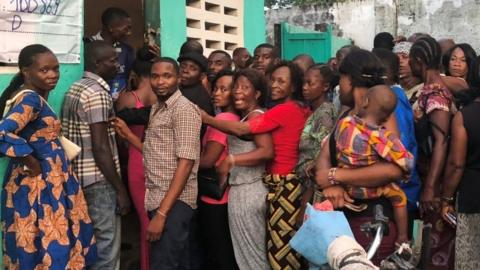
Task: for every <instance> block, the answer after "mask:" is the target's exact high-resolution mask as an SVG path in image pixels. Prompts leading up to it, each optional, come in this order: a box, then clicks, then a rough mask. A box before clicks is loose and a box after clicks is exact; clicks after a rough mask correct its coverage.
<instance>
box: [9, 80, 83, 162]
mask: <svg viewBox="0 0 480 270" xmlns="http://www.w3.org/2000/svg"><path fill="white" fill-rule="evenodd" d="M34 92H35V91H33V90H28V89H27V90H22V91H20V92H18V93H17V94H16V95H15V96H14V97H12V98H11V99H9V100H7V102H6V103H5V110H4V112H3V117H5V115H7V113H8V112H9V111H10V109H11V108H12V106H13V104H15V102H16V100H17V99H18V98H19V97H20V96H21V95H23V94H25V93H34ZM40 98H41V99H42V100H43V101H44V102H45V104H47V106H48V107H49V108H50V110H52V111H53V108H52V107H51V106H50V104H48V102H47V101H46V100H45V99H44V98H43V97H42V96H40ZM58 140H59V141H60V144H61V145H62V148H63V151H64V152H65V156H66V157H67V159H68V160H73V159H74V158H76V157H77V156H78V155H79V154H80V152H81V151H82V148H81V147H80V146H78V145H77V144H75V143H74V142H72V141H70V140H69V139H67V138H65V136H63V134H61V133H60V135H59V136H58Z"/></svg>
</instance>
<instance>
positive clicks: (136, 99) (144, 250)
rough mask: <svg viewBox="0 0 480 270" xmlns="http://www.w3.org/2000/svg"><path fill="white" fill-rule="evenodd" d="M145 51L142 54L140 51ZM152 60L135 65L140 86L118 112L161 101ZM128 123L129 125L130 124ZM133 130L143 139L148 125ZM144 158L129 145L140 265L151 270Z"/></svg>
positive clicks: (121, 99)
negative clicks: (152, 76) (152, 78)
mask: <svg viewBox="0 0 480 270" xmlns="http://www.w3.org/2000/svg"><path fill="white" fill-rule="evenodd" d="M140 52H142V51H140ZM151 66H152V63H151V62H150V60H149V59H145V57H142V55H141V54H140V53H137V59H136V60H135V62H134V63H133V67H132V71H133V74H132V76H133V81H134V82H135V85H136V87H137V89H136V90H134V91H129V92H124V93H123V94H122V95H120V97H119V98H118V100H117V103H116V110H117V111H122V110H124V109H142V108H145V107H150V106H152V104H154V103H156V102H157V97H156V96H155V94H154V93H153V91H152V88H151V86H150V70H151ZM127 124H128V123H127ZM129 127H130V130H131V131H132V132H133V133H134V134H135V135H136V136H137V137H139V138H143V133H144V130H145V125H138V124H135V125H133V124H131V125H129ZM142 159H143V155H142V152H141V151H140V150H138V149H137V148H135V147H134V146H133V145H129V146H128V189H129V191H130V196H131V198H132V201H133V204H134V206H135V209H136V211H137V215H138V218H139V221H140V265H141V269H142V270H148V269H149V246H148V245H149V244H148V241H147V238H146V237H147V226H148V223H149V219H148V216H147V212H146V211H145V207H144V200H145V174H144V171H143V160H142Z"/></svg>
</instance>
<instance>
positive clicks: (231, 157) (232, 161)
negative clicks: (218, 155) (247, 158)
mask: <svg viewBox="0 0 480 270" xmlns="http://www.w3.org/2000/svg"><path fill="white" fill-rule="evenodd" d="M228 159H229V160H230V162H231V163H232V167H233V166H235V156H233V155H232V154H229V155H228Z"/></svg>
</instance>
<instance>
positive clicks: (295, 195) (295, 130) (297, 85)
mask: <svg viewBox="0 0 480 270" xmlns="http://www.w3.org/2000/svg"><path fill="white" fill-rule="evenodd" d="M302 77H303V76H302V72H301V70H300V69H299V67H298V66H296V65H295V64H293V63H292V62H280V63H278V64H277V65H276V66H275V67H274V68H273V72H272V74H271V83H270V85H271V91H270V93H271V100H272V101H274V102H276V103H277V105H276V106H275V107H273V108H272V109H270V110H269V111H267V112H266V113H264V114H261V115H259V116H257V117H255V118H253V119H250V120H248V121H246V122H228V121H221V120H217V119H215V118H213V117H211V116H209V115H207V114H205V113H202V120H203V122H204V123H205V124H208V125H211V126H213V127H215V128H217V129H219V130H222V131H224V132H226V133H230V134H234V135H236V136H243V135H247V134H260V133H271V134H272V138H273V146H274V151H275V157H274V159H273V161H271V162H269V163H268V164H267V167H266V171H267V175H266V176H265V178H264V182H265V184H266V185H267V186H268V189H269V193H268V195H267V200H268V215H267V229H268V234H267V240H268V259H269V262H270V265H271V267H272V268H273V269H274V270H277V269H286V268H290V269H300V268H301V266H302V263H301V260H300V256H299V255H298V254H297V253H295V252H294V251H293V250H291V249H290V247H289V245H288V242H289V241H290V239H291V238H292V236H293V235H294V234H295V232H296V224H295V221H296V216H297V215H298V213H299V210H300V204H301V202H300V201H301V191H302V188H301V183H300V181H299V179H298V178H297V176H296V175H295V173H294V169H295V166H296V164H297V161H298V145H299V142H300V135H301V133H302V130H303V128H304V125H305V121H306V119H307V118H308V117H309V116H310V110H309V109H308V107H307V106H306V105H305V104H304V103H303V96H302ZM230 162H231V163H233V164H234V163H235V161H234V160H232V159H230ZM274 239H275V241H274Z"/></svg>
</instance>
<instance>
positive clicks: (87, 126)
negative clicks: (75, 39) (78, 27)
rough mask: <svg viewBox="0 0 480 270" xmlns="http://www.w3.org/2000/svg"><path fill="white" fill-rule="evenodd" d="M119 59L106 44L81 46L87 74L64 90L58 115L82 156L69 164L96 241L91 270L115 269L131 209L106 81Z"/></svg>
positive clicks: (64, 129) (92, 43)
mask: <svg viewBox="0 0 480 270" xmlns="http://www.w3.org/2000/svg"><path fill="white" fill-rule="evenodd" d="M117 59H118V58H117V54H116V52H115V50H114V48H113V47H112V46H111V45H109V44H107V43H105V42H104V41H93V42H91V43H89V44H87V45H86V46H85V73H84V74H83V77H82V79H80V80H79V81H77V82H75V83H74V84H73V85H72V86H71V87H70V89H69V90H68V92H67V94H66V96H65V100H64V103H63V109H62V132H63V135H64V136H65V137H67V138H69V139H70V140H72V141H73V142H75V143H76V144H78V145H79V146H80V147H81V148H82V151H81V153H80V155H78V157H76V158H75V159H74V160H72V166H73V170H74V172H75V173H76V175H77V176H78V179H79V181H80V183H81V185H82V187H83V190H84V193H85V199H86V200H87V204H88V212H89V214H90V217H91V219H92V221H93V225H94V229H95V237H96V239H97V250H98V260H97V262H96V263H95V265H94V266H93V267H92V269H100V268H101V269H115V268H116V267H117V265H118V264H119V261H120V217H119V216H118V214H126V213H127V212H128V209H129V208H130V201H129V198H128V194H127V191H126V188H125V186H124V185H123V183H122V181H121V178H120V166H119V161H118V153H117V144H116V141H115V129H114V128H113V126H112V125H110V123H109V122H110V119H111V118H112V117H113V116H114V111H113V100H112V98H111V96H110V95H109V91H110V87H109V86H108V83H107V81H109V80H111V79H112V78H114V77H115V75H116V74H117V70H118V61H117Z"/></svg>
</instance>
